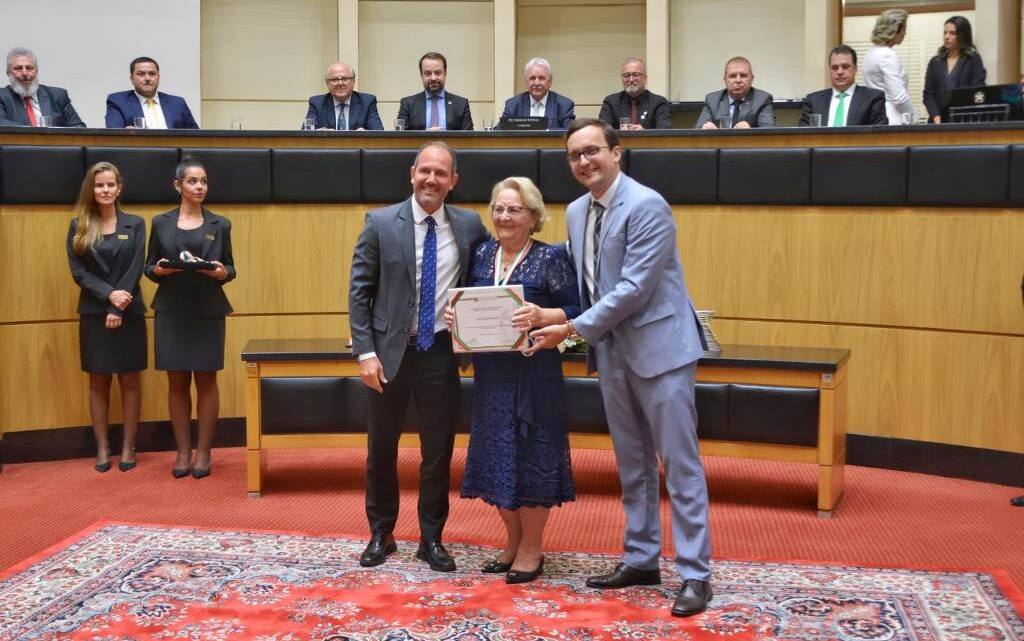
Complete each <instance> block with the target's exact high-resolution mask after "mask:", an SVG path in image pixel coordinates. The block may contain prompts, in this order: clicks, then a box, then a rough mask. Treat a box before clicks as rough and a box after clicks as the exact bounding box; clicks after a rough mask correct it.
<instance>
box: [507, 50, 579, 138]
mask: <svg viewBox="0 0 1024 641" xmlns="http://www.w3.org/2000/svg"><path fill="white" fill-rule="evenodd" d="M523 79H524V80H525V81H526V89H527V90H526V91H524V92H523V93H521V94H519V95H518V96H512V97H511V98H509V99H508V100H506V101H505V110H504V111H502V112H501V117H502V118H524V117H528V116H544V117H546V118H547V119H548V129H566V128H567V127H568V126H569V123H571V122H572V121H573V120H576V114H575V113H573V111H574V110H575V108H576V105H575V104H573V101H572V100H569V99H568V98H566V97H565V96H562V95H559V94H557V93H555V92H554V91H551V82H552V81H553V80H554V73H552V71H551V64H550V63H549V62H548V61H547V60H545V59H544V58H533V59H531V60H530V61H529V62H527V63H526V67H525V68H524V70H523Z"/></svg>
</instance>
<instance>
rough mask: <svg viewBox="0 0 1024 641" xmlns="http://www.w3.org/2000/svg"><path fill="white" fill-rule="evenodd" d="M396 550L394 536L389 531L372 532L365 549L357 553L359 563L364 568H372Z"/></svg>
mask: <svg viewBox="0 0 1024 641" xmlns="http://www.w3.org/2000/svg"><path fill="white" fill-rule="evenodd" d="M397 551H398V545H397V544H396V543H395V537H394V535H393V534H391V533H390V532H374V533H373V536H371V537H370V542H369V543H367V544H366V549H365V550H363V553H362V554H361V555H359V565H361V566H363V567H364V568H372V567H373V566H375V565H380V564H381V563H383V562H384V559H386V558H388V556H390V555H392V554H394V553H395V552H397Z"/></svg>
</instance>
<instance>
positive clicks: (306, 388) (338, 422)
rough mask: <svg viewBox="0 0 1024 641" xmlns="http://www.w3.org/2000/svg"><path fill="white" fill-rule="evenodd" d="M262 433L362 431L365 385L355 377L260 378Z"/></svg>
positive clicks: (363, 427)
mask: <svg viewBox="0 0 1024 641" xmlns="http://www.w3.org/2000/svg"><path fill="white" fill-rule="evenodd" d="M260 397H261V400H262V405H261V407H260V412H261V418H262V420H261V422H262V426H261V429H262V431H263V433H264V434H303V433H310V434H332V433H339V432H342V433H355V434H358V433H365V432H366V386H365V385H363V382H362V380H360V379H358V378H334V377H317V378H264V379H262V380H260Z"/></svg>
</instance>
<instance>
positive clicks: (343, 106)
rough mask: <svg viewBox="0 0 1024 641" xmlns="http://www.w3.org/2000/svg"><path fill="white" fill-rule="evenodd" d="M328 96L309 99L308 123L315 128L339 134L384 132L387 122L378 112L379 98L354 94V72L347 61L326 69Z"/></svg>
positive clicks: (364, 94)
mask: <svg viewBox="0 0 1024 641" xmlns="http://www.w3.org/2000/svg"><path fill="white" fill-rule="evenodd" d="M324 80H325V82H326V84H327V93H326V94H323V95H320V96H313V97H311V98H310V99H309V111H308V112H307V113H306V123H312V128H313V129H336V130H339V131H363V130H366V129H370V130H377V131H381V130H383V129H384V123H383V122H381V119H380V115H379V114H378V113H377V97H376V96H374V95H373V94H369V93H361V92H358V91H355V86H356V72H355V69H353V68H352V67H350V66H349V65H347V64H345V63H344V62H340V61H339V62H335V63H334V64H332V65H331V66H330V67H327V75H326V77H325V79H324Z"/></svg>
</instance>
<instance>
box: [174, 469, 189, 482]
mask: <svg viewBox="0 0 1024 641" xmlns="http://www.w3.org/2000/svg"><path fill="white" fill-rule="evenodd" d="M190 471H191V470H189V469H188V468H187V467H172V468H171V476H173V477H174V478H176V479H183V478H185V477H186V476H188V473H189V472H190Z"/></svg>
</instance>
